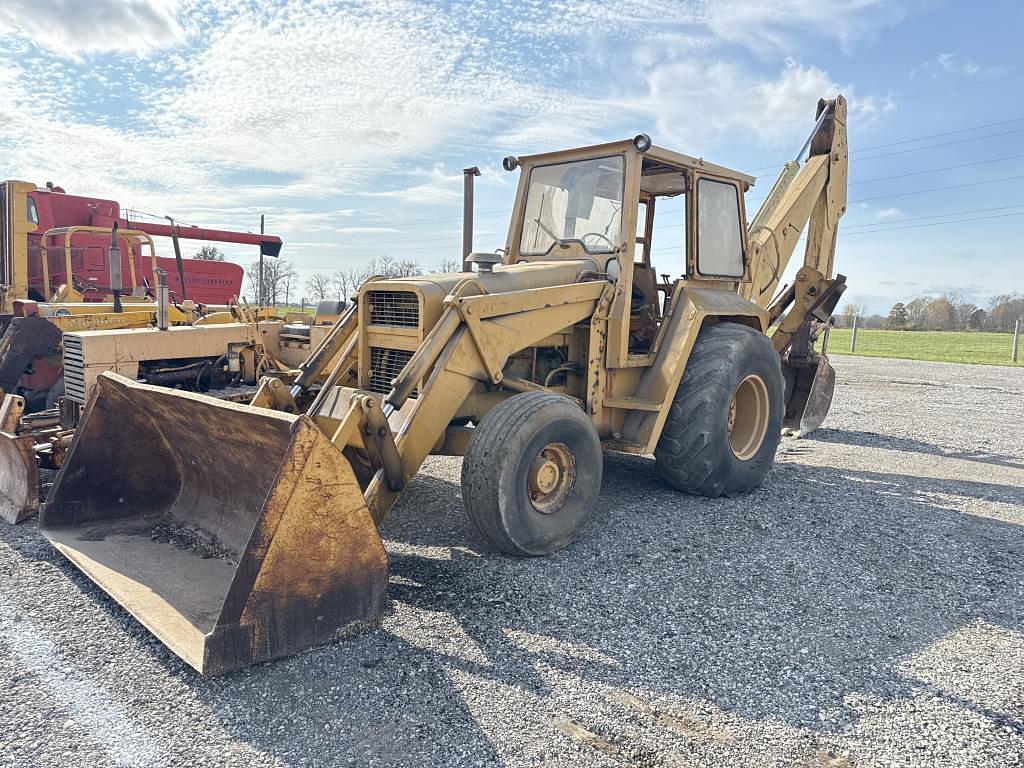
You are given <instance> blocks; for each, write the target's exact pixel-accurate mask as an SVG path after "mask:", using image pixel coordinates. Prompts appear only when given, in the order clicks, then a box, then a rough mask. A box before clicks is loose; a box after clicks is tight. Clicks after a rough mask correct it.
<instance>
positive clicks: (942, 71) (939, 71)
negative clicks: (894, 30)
mask: <svg viewBox="0 0 1024 768" xmlns="http://www.w3.org/2000/svg"><path fill="white" fill-rule="evenodd" d="M1012 71H1013V67H1010V66H1004V65H995V64H981V63H979V62H977V61H975V60H974V59H972V58H971V57H970V56H964V55H963V54H959V53H949V52H945V53H940V54H939V55H938V56H936V57H935V58H934V59H931V60H930V61H926V62H925V63H924V64H922V65H920V66H918V67H914V69H912V70H911V72H910V77H911V78H914V77H916V76H917V75H918V74H919V73H925V74H929V75H931V76H932V77H933V78H938V77H941V76H942V75H958V76H961V77H968V78H982V79H986V78H993V77H1001V76H1003V75H1007V74H1009V73H1010V72H1012Z"/></svg>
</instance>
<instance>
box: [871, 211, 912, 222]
mask: <svg viewBox="0 0 1024 768" xmlns="http://www.w3.org/2000/svg"><path fill="white" fill-rule="evenodd" d="M904 216H905V214H904V213H903V211H901V210H900V209H899V208H882V209H881V210H880V211H876V212H875V218H876V219H877V220H878V221H896V220H898V219H902V218H903V217H904Z"/></svg>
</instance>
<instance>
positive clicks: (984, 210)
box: [840, 203, 1024, 232]
mask: <svg viewBox="0 0 1024 768" xmlns="http://www.w3.org/2000/svg"><path fill="white" fill-rule="evenodd" d="M1014 208H1024V203H1017V204H1016V205H1000V206H997V207H995V208H974V209H973V210H968V211H948V212H946V213H937V214H935V215H934V216H914V217H913V218H909V219H900V220H898V221H876V222H873V223H871V224H849V225H846V226H842V225H841V226H840V230H841V231H843V232H849V231H850V230H851V229H863V228H865V227H887V226H892V225H894V224H903V223H904V222H907V221H928V220H930V219H944V218H946V217H947V216H966V215H967V214H971V213H991V212H992V211H1009V210H1012V209H1014Z"/></svg>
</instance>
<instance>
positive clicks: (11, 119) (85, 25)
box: [0, 0, 1024, 312]
mask: <svg viewBox="0 0 1024 768" xmlns="http://www.w3.org/2000/svg"><path fill="white" fill-rule="evenodd" d="M1022 28H1024V4H1021V3H1019V2H1010V1H1007V2H1002V1H999V0H996V1H993V2H985V3H962V2H955V1H947V0H905V1H904V0H847V1H846V2H842V1H840V0H693V1H692V2H685V1H681V2H664V1H663V0H604V1H595V0H580V1H579V2H565V1H563V2H551V3H548V2H539V0H514V1H510V2H502V1H501V0H489V1H485V0H465V1H464V2H455V3H446V2H438V3H426V2H412V1H408V0H363V1H361V2H315V1H313V2H310V1H309V0H280V1H279V2H245V1H244V0H228V1H227V2H218V3H215V4H207V3H202V2H195V1H193V0H90V2H81V1H79V2H75V1H74V0H4V2H3V3H2V4H0V94H2V98H0V167H2V169H3V171H2V175H3V176H4V177H5V178H17V179H24V180H28V181H34V182H36V183H38V184H42V183H44V182H45V181H54V182H55V183H57V184H60V185H62V186H63V187H65V188H66V189H67V190H68V191H69V192H72V193H76V194H86V195H93V196H99V197H105V198H112V199H116V200H118V201H120V202H121V203H122V205H123V206H125V207H130V208H133V209H135V210H138V211H144V212H148V213H153V214H156V215H159V216H163V215H164V214H170V215H173V216H174V217H175V218H176V219H177V220H179V221H181V222H183V223H191V224H199V225H204V226H209V227H230V228H237V229H242V230H255V229H257V228H258V226H259V224H258V222H259V216H260V214H261V213H262V214H266V217H267V231H268V232H270V233H272V234H277V235H280V236H281V237H282V238H283V239H284V241H285V245H284V249H283V251H282V257H283V258H287V259H289V260H290V261H291V262H292V263H293V264H294V266H295V267H296V269H297V270H298V272H299V274H300V277H301V279H302V282H303V283H304V282H305V280H306V278H308V277H309V276H310V275H311V274H313V273H315V272H322V273H330V272H334V271H335V270H338V269H346V268H359V267H362V266H363V265H365V264H366V263H367V262H368V261H369V260H370V259H373V258H376V257H380V256H384V255H387V256H391V257H393V258H395V259H414V260H416V261H418V262H419V263H420V264H421V265H422V266H423V267H424V268H425V269H428V270H431V269H437V268H438V267H439V266H440V265H441V264H442V263H444V262H450V261H452V260H455V259H458V258H459V257H460V255H461V231H462V229H461V227H462V225H461V210H462V209H461V206H462V169H463V168H465V167H468V166H473V165H476V166H479V167H480V169H481V171H482V175H481V176H480V177H479V178H478V179H477V180H476V184H477V186H476V217H475V228H476V241H475V246H476V248H475V249H476V250H493V249H494V248H498V247H502V246H504V244H505V236H506V231H507V226H508V212H509V210H510V207H511V202H512V198H513V196H514V193H515V185H516V182H517V175H518V174H517V173H511V174H510V173H506V172H505V171H503V170H502V169H501V158H502V157H504V156H505V155H509V154H514V155H521V154H530V153H533V152H540V151H550V150H555V149H562V148H567V147H571V146H578V145H582V144H591V143H599V142H604V141H612V140H617V139H624V138H629V137H632V136H633V135H635V134H636V133H639V132H641V131H643V132H646V133H649V134H650V135H651V136H652V138H653V139H654V141H655V143H656V144H659V145H661V146H664V147H667V148H670V149H674V150H677V151H680V152H684V153H686V154H690V155H695V156H701V157H704V158H706V159H708V160H711V161H713V162H717V163H719V164H722V165H726V166H728V167H731V168H735V169H737V170H740V171H744V172H748V173H751V174H753V175H756V176H758V183H757V184H756V185H755V186H754V187H753V188H752V189H751V190H750V192H749V193H748V194H747V210H748V215H749V216H750V217H751V218H752V217H753V213H754V212H755V211H756V209H757V206H758V205H759V201H760V198H761V197H762V196H763V195H764V194H765V193H766V192H767V190H768V188H769V187H770V186H771V184H772V181H773V180H774V177H775V175H776V174H777V172H778V170H779V169H780V168H781V164H782V163H783V162H784V161H786V160H788V159H791V158H792V156H793V155H795V154H796V152H797V150H798V149H799V147H800V146H801V144H802V143H803V141H804V139H805V138H806V135H807V133H808V132H809V131H810V129H811V127H812V125H813V118H814V109H815V105H816V102H817V99H818V98H819V97H823V96H824V97H833V96H834V95H835V94H837V93H842V94H843V95H844V96H846V98H847V99H848V100H849V106H850V117H849V142H850V150H851V164H850V188H849V199H850V207H849V212H848V213H847V215H846V216H845V217H844V218H843V220H842V222H841V224H840V235H839V245H838V248H837V257H836V269H837V271H839V272H841V273H843V274H845V275H847V277H848V284H849V286H850V287H849V289H848V291H847V293H846V298H847V299H849V300H851V301H853V302H855V303H859V304H863V306H864V307H865V309H867V310H868V311H872V312H885V311H887V310H888V308H889V306H891V305H892V303H893V302H895V301H898V300H908V299H910V298H912V297H914V296H916V295H938V294H942V293H944V292H947V291H956V292H959V293H960V294H962V295H964V296H965V297H966V298H967V299H968V300H971V301H974V302H975V303H978V304H979V305H982V306H984V305H985V304H986V303H987V301H988V299H989V298H990V297H991V296H993V295H996V294H1000V293H1006V292H1011V291H1019V292H1024V247H1022V246H1021V245H1020V243H1021V238H1020V236H1019V233H1020V232H1021V230H1022V226H1021V225H1022V224H1024V191H1021V186H1022V184H1021V182H1022V181H1024V148H1022V142H1021V140H1022V139H1024V106H1021V103H1020V99H1019V98H1018V97H1019V96H1020V95H1021V94H1022V93H1024V54H1022V52H1021V48H1022V47H1021V45H1020V39H1019V36H1020V30H1021V29H1022ZM666 236H667V237H670V236H671V235H670V234H668V235H666ZM671 245H672V243H671V242H662V243H659V242H658V241H657V240H656V241H655V242H654V249H655V251H656V252H657V254H658V256H657V261H656V266H658V267H659V271H665V272H669V273H673V274H677V273H678V272H679V271H681V268H682V264H681V261H682V257H681V255H679V256H678V257H677V255H676V253H675V251H674V250H673V249H672V248H671V247H668V246H671ZM659 246H661V247H660V248H659ZM165 250H168V251H169V248H166V249H165ZM225 250H226V251H227V255H228V258H229V259H231V260H232V261H237V262H239V263H241V264H243V265H246V266H248V265H249V264H250V263H251V262H252V261H253V260H254V259H255V253H253V252H252V250H253V249H252V248H251V247H249V248H246V247H243V246H231V247H228V248H225ZM794 260H796V258H795V259H794ZM677 261H678V262H679V263H676V262H677Z"/></svg>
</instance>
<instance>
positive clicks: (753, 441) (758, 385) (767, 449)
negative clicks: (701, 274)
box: [654, 323, 785, 496]
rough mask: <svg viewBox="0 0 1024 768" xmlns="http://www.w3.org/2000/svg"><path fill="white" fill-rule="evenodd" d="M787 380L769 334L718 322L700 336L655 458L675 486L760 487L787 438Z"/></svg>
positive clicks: (690, 489) (708, 490)
mask: <svg viewBox="0 0 1024 768" xmlns="http://www.w3.org/2000/svg"><path fill="white" fill-rule="evenodd" d="M784 392H785V384H784V382H783V377H782V369H781V366H780V364H779V356H778V354H777V353H776V352H775V349H774V348H773V347H772V343H771V340H770V339H769V338H768V337H767V336H765V335H764V334H763V333H760V332H758V331H755V330H754V329H753V328H749V327H748V326H745V325H740V324H738V323H718V324H717V325H712V326H710V327H708V328H705V329H704V330H702V331H701V332H700V335H699V336H698V337H697V342H696V343H695V344H694V347H693V351H692V352H691V354H690V359H689V360H688V361H687V364H686V370H685V371H684V373H683V380H682V381H681V382H680V384H679V388H678V390H676V394H675V397H674V398H673V401H672V405H671V408H670V410H669V414H668V418H667V419H666V420H665V427H664V429H663V430H662V433H661V437H660V439H659V440H658V446H657V448H656V449H655V451H654V457H655V460H656V465H657V468H658V474H659V475H660V476H661V477H662V479H663V480H665V482H667V483H668V484H669V485H671V486H672V487H673V488H675V489H677V490H680V491H684V492H686V493H692V494H696V495H700V496H736V495H738V494H740V493H745V492H746V491H750V490H752V489H754V488H756V487H758V486H759V485H760V484H761V483H762V482H763V481H764V478H765V476H766V475H767V474H768V471H769V470H770V469H771V466H772V462H773V461H774V460H775V450H776V449H777V448H778V445H779V440H780V439H781V436H782V416H783V410H784V400H783V395H784Z"/></svg>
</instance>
